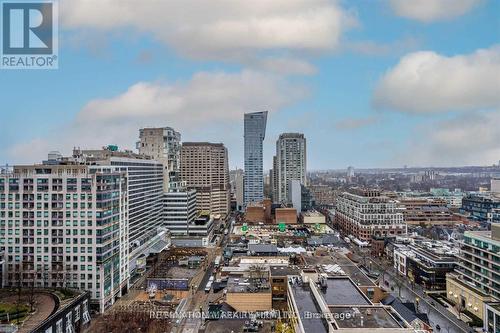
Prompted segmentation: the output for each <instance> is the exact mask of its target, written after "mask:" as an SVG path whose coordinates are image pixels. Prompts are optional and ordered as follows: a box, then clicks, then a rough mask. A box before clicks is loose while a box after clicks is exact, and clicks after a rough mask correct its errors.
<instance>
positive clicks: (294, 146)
mask: <svg viewBox="0 0 500 333" xmlns="http://www.w3.org/2000/svg"><path fill="white" fill-rule="evenodd" d="M275 167H276V171H275V172H274V174H275V176H276V180H275V181H274V182H275V187H276V188H275V190H276V194H275V197H276V198H275V201H276V202H278V203H290V198H289V196H288V193H289V191H288V186H289V182H290V181H291V180H298V181H299V182H300V183H301V184H302V185H307V174H306V138H305V137H304V134H300V133H283V134H281V135H280V136H279V138H278V140H277V141H276V163H275Z"/></svg>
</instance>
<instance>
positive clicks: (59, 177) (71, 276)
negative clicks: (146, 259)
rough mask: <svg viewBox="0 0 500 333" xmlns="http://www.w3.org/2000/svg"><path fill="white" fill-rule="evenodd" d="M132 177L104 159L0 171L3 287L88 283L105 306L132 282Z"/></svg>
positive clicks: (98, 302) (86, 286)
mask: <svg viewBox="0 0 500 333" xmlns="http://www.w3.org/2000/svg"><path fill="white" fill-rule="evenodd" d="M129 187H130V185H129V178H128V173H127V171H126V170H120V169H119V168H117V169H113V168H110V167H108V166H98V165H83V164H74V163H73V164H66V165H62V164H61V165H42V164H39V165H27V166H24V165H23V166H15V167H14V169H13V170H12V172H5V173H3V174H1V175H0V252H2V251H4V258H5V263H4V264H5V268H6V276H5V277H4V283H5V284H6V285H7V286H17V285H19V284H21V285H23V286H25V287H29V286H35V287H40V288H41V287H67V288H75V289H84V290H88V291H90V293H91V299H92V303H93V305H94V306H95V307H96V308H97V309H98V310H99V311H104V309H105V308H107V307H109V306H110V305H111V304H113V302H114V301H115V299H116V298H117V297H119V296H121V295H122V292H123V291H126V290H127V289H128V284H129V276H130V275H129V249H130V247H129V239H128V237H129V236H128V235H129V228H130V226H129V218H130V214H129V213H130V211H129V208H130V197H129V195H128V194H129Z"/></svg>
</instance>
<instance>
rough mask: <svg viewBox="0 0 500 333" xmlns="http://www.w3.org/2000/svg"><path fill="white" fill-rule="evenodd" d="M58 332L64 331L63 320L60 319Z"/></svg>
mask: <svg viewBox="0 0 500 333" xmlns="http://www.w3.org/2000/svg"><path fill="white" fill-rule="evenodd" d="M56 333H63V320H62V319H59V320H58V321H57V323H56Z"/></svg>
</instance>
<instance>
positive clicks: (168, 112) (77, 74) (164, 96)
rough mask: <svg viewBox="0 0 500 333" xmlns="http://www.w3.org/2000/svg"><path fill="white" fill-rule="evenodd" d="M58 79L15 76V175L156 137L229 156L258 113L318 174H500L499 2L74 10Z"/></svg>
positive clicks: (67, 4)
mask: <svg viewBox="0 0 500 333" xmlns="http://www.w3.org/2000/svg"><path fill="white" fill-rule="evenodd" d="M58 43H59V68H58V69H57V70H0V100H1V105H0V142H1V145H0V165H2V164H6V163H8V164H19V163H34V162H39V161H41V160H42V159H44V158H46V156H47V153H48V152H49V151H52V150H56V151H60V152H61V153H63V154H64V155H67V154H70V153H71V149H72V148H73V147H81V148H89V149H90V148H100V147H102V146H105V145H108V144H117V145H118V146H119V147H120V148H121V149H134V148H135V142H136V141H137V139H138V135H139V128H141V127H149V126H154V127H163V126H170V127H173V128H175V129H176V130H178V131H180V132H181V135H182V140H183V141H210V142H223V143H224V144H225V145H226V147H227V148H228V152H229V161H230V167H231V168H234V167H243V114H244V113H245V112H255V111H264V110H267V111H269V115H268V123H267V132H266V139H265V147H264V169H269V168H270V167H271V164H272V156H273V155H274V153H275V142H276V139H277V138H278V136H279V134H280V133H284V132H300V133H304V134H305V136H306V138H307V163H308V170H324V169H338V168H346V167H347V166H349V165H352V166H354V167H355V168H370V167H402V166H404V165H407V166H462V165H491V164H493V163H499V160H500V1H497V0H414V1H407V0H380V1H374V0H357V1H334V0H331V1H329V0H273V1H269V0H252V1H248V0H245V1H237V0H211V1H201V0H198V1H195V0H169V1H154V0H144V1H141V2H138V1H134V0H107V1H99V0H60V1H59V42H58Z"/></svg>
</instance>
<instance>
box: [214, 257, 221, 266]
mask: <svg viewBox="0 0 500 333" xmlns="http://www.w3.org/2000/svg"><path fill="white" fill-rule="evenodd" d="M221 259H222V256H217V257H215V262H214V267H215V268H219V266H220V260H221Z"/></svg>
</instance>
